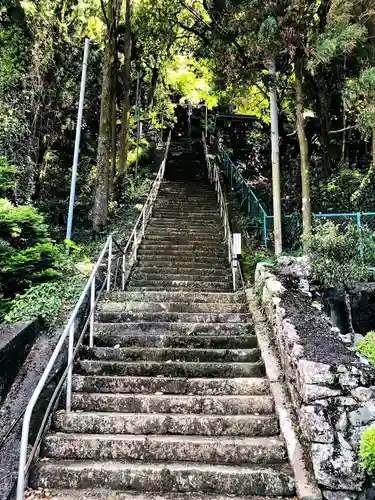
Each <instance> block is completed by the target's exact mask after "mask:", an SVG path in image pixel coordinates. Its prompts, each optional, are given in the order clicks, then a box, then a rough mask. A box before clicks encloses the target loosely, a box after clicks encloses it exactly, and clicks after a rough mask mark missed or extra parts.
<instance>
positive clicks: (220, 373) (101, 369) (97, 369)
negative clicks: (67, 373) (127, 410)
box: [76, 360, 264, 378]
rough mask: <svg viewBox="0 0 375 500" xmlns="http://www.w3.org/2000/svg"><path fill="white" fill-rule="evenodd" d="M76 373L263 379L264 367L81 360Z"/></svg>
mask: <svg viewBox="0 0 375 500" xmlns="http://www.w3.org/2000/svg"><path fill="white" fill-rule="evenodd" d="M76 372H77V373H79V374H82V375H119V376H124V375H129V376H132V377H139V376H140V377H157V376H164V377H189V378H193V377H196V378H199V377H207V378H212V377H219V378H226V377H227V378H236V377H262V376H263V375H264V366H263V363H261V362H253V363H210V362H207V363H203V362H198V363H196V362H188V363H181V362H178V361H171V362H170V363H159V362H157V361H152V362H151V361H149V362H146V361H134V362H128V363H124V362H121V361H116V362H113V361H95V360H80V361H79V362H78V363H77V364H76Z"/></svg>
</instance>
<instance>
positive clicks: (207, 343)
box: [95, 332, 258, 349]
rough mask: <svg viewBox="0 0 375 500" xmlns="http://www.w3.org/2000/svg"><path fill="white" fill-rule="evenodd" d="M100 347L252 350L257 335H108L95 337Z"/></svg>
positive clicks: (256, 343)
mask: <svg viewBox="0 0 375 500" xmlns="http://www.w3.org/2000/svg"><path fill="white" fill-rule="evenodd" d="M95 345H96V346H98V347H115V346H119V347H172V348H182V347H190V348H193V349H251V348H254V347H257V345H258V341H257V338H256V336H255V335H241V336H225V335H222V336H220V337H214V336H202V335H199V336H197V335H195V336H194V335H181V336H180V335H170V334H167V335H165V334H162V335H146V334H143V333H142V332H141V334H138V335H127V334H121V333H120V334H118V335H117V334H113V333H111V334H108V335H106V336H99V337H97V336H96V337H95Z"/></svg>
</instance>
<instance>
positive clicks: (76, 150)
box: [66, 38, 90, 240]
mask: <svg viewBox="0 0 375 500" xmlns="http://www.w3.org/2000/svg"><path fill="white" fill-rule="evenodd" d="M89 44H90V40H89V39H88V38H86V39H85V50H84V54H83V65H82V78H81V93H80V96H79V106H78V116H77V127H76V140H75V145H74V158H73V168H72V181H71V184H70V198H69V212H68V224H67V228H66V239H67V240H70V239H71V237H72V225H73V210H74V201H75V194H76V181H77V167H78V156H79V146H80V142H81V128H82V115H83V104H84V100H85V87H86V75H87V59H88V55H89Z"/></svg>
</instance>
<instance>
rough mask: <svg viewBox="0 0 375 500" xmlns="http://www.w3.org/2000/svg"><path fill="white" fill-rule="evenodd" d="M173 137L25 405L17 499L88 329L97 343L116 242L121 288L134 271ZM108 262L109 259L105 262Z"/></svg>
mask: <svg viewBox="0 0 375 500" xmlns="http://www.w3.org/2000/svg"><path fill="white" fill-rule="evenodd" d="M170 140H171V134H169V137H168V141H167V144H166V149H165V154H164V158H163V161H162V163H161V165H160V168H159V171H158V174H157V176H156V179H155V181H154V183H153V185H152V187H151V190H150V193H149V195H148V197H147V200H146V202H145V204H144V206H143V209H142V211H141V214H140V216H139V218H138V220H137V222H136V223H135V226H134V229H133V231H132V233H131V236H130V238H129V241H128V242H127V244H126V246H125V248H124V249H123V250H122V248H121V246H120V245H119V243H118V242H117V241H116V240H115V239H114V236H113V234H111V235H110V236H108V238H107V241H106V242H105V244H104V247H103V249H102V251H101V253H100V255H99V258H98V260H97V262H96V264H95V265H94V268H93V270H92V273H91V275H90V278H89V279H88V281H87V283H86V285H85V287H84V289H83V291H82V293H81V296H80V298H79V299H78V302H77V304H76V306H75V307H74V310H73V312H72V314H71V316H70V318H69V320H68V322H67V324H66V326H65V328H64V330H63V333H62V335H61V337H60V339H59V341H58V342H57V344H56V347H55V349H54V351H53V353H52V356H51V358H50V360H49V362H48V364H47V366H46V368H45V370H44V372H43V374H42V376H41V378H40V380H39V382H38V385H37V386H36V388H35V390H34V392H33V394H32V396H31V398H30V401H29V403H28V405H27V407H26V410H25V415H24V419H23V425H22V435H21V444H20V457H19V468H18V480H17V494H16V500H23V498H24V491H25V483H26V478H27V475H28V472H29V469H30V465H31V463H32V461H33V459H34V458H35V456H36V453H37V451H38V449H39V446H40V443H41V440H42V438H43V435H44V432H45V429H46V426H47V424H48V420H49V418H50V415H51V412H52V411H53V409H54V408H55V406H56V405H57V403H58V401H59V397H60V394H61V390H62V388H63V385H64V383H65V382H66V411H67V412H70V411H71V402H72V379H73V363H74V360H75V358H76V356H77V354H78V351H79V348H80V346H81V344H82V342H83V339H84V337H85V335H86V332H87V329H88V328H89V346H90V347H93V346H94V320H95V310H96V305H97V303H98V302H99V300H100V298H101V294H102V292H103V290H104V289H106V291H107V292H109V291H110V289H111V283H112V260H113V246H116V247H117V248H118V249H119V251H120V253H121V254H122V255H123V257H122V270H121V274H122V289H124V288H125V284H126V279H127V278H128V276H129V274H130V272H131V267H132V266H133V265H134V263H135V260H136V258H137V250H138V247H139V244H140V243H141V241H142V238H143V236H144V233H145V228H146V225H147V222H148V220H149V218H150V216H151V213H152V209H153V204H154V202H155V199H156V197H157V194H158V192H159V188H160V184H161V182H162V180H163V178H164V173H165V165H166V160H167V155H168V150H169V145H170ZM127 252H128V253H129V252H130V259H129V262H128V263H129V265H128V270H127V269H126V266H125V264H126V256H127ZM106 262H107V263H106ZM103 268H104V269H105V268H106V274H105V277H104V279H103V282H102V285H101V287H100V288H99V291H98V293H96V285H97V281H98V279H100V277H101V276H100V275H103V271H104V269H103ZM104 272H105V271H104ZM86 302H88V303H89V312H88V314H87V317H86V319H85V322H84V325H83V327H82V330H81V329H80V330H81V332H80V333H79V338H78V340H77V342H76V343H75V337H76V333H77V331H78V324H77V323H78V321H77V320H78V319H80V311H81V308H82V307H83V306H85V303H86ZM66 343H67V344H68V345H67V349H68V356H67V358H68V359H67V365H66V368H65V370H64V373H63V374H62V376H61V378H60V381H59V383H58V384H57V387H56V388H55V391H54V393H53V395H52V396H51V397H50V400H49V404H48V407H47V409H46V411H45V414H44V417H43V419H42V423H41V425H40V428H39V431H38V435H37V437H36V440H35V442H34V445H33V448H32V450H31V453H30V454H29V458H27V449H28V442H29V434H30V422H31V417H32V414H33V411H34V408H35V406H36V404H37V402H38V400H39V397H40V395H41V393H42V391H43V390H44V389H45V387H46V384H47V381H48V380H49V378H50V374H51V372H52V370H53V369H54V367H55V365H56V361H57V359H58V357H59V356H60V355H61V354H62V353H63V350H64V347H66Z"/></svg>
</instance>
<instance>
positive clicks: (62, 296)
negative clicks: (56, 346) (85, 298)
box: [5, 275, 84, 327]
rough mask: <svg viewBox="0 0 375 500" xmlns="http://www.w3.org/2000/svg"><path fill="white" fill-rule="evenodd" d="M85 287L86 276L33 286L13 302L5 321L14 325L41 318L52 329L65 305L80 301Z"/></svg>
mask: <svg viewBox="0 0 375 500" xmlns="http://www.w3.org/2000/svg"><path fill="white" fill-rule="evenodd" d="M83 285H84V275H77V276H75V277H74V279H72V277H69V279H64V280H57V281H56V280H55V281H52V282H47V283H40V284H38V285H35V286H32V287H31V288H29V290H27V292H26V293H24V294H23V295H18V296H17V297H16V298H15V299H14V300H13V301H12V303H11V307H10V310H9V312H8V314H7V315H6V316H5V319H6V321H8V322H9V323H12V322H14V321H25V320H30V319H33V318H36V317H39V318H41V319H42V320H43V322H44V325H45V326H46V327H50V326H52V325H53V324H54V323H55V322H56V321H57V319H58V316H59V313H60V311H61V310H62V308H63V306H64V304H65V303H67V304H68V303H70V302H72V301H75V300H77V299H78V297H79V296H80V294H81V292H82V288H83Z"/></svg>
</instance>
